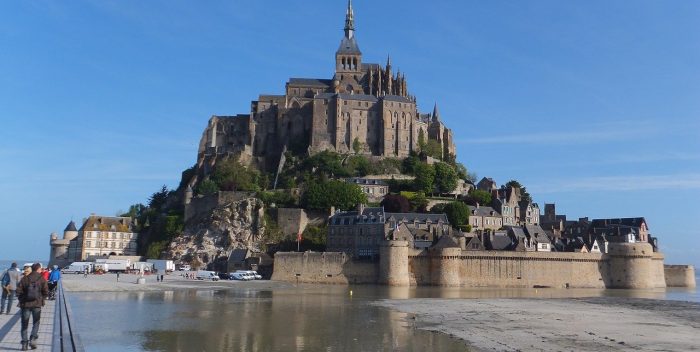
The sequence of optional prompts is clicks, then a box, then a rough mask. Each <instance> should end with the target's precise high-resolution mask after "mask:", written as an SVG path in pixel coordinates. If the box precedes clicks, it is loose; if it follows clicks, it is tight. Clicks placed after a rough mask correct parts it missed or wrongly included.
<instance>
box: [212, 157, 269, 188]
mask: <svg viewBox="0 0 700 352" xmlns="http://www.w3.org/2000/svg"><path fill="white" fill-rule="evenodd" d="M259 177H260V173H259V172H258V171H257V170H255V169H253V168H247V167H245V166H243V165H242V164H241V163H240V162H238V160H236V159H235V158H228V159H225V160H223V161H220V162H219V163H218V164H217V165H216V168H215V169H214V172H213V173H212V176H211V179H212V180H213V181H214V182H216V185H217V186H219V189H220V190H222V191H257V190H259V189H260V187H259V185H258V184H257V181H258V178H259Z"/></svg>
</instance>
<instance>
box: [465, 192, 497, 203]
mask: <svg viewBox="0 0 700 352" xmlns="http://www.w3.org/2000/svg"><path fill="white" fill-rule="evenodd" d="M469 198H470V199H471V203H474V205H476V203H479V204H481V205H489V204H491V201H492V199H491V193H489V192H487V191H482V190H480V189H474V190H472V191H471V192H469Z"/></svg>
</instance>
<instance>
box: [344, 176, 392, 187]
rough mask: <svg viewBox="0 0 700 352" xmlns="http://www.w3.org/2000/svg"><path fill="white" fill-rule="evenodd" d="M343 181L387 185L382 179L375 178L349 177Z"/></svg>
mask: <svg viewBox="0 0 700 352" xmlns="http://www.w3.org/2000/svg"><path fill="white" fill-rule="evenodd" d="M345 181H347V182H349V183H354V184H358V185H377V186H386V185H387V183H386V182H385V181H384V180H380V179H375V178H363V177H351V178H348V179H345Z"/></svg>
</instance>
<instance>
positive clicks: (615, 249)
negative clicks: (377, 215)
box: [272, 241, 694, 288]
mask: <svg viewBox="0 0 700 352" xmlns="http://www.w3.org/2000/svg"><path fill="white" fill-rule="evenodd" d="M610 248H611V249H612V250H611V253H610V254H600V253H574V252H512V251H463V250H461V249H459V248H442V249H431V250H429V251H418V250H414V249H410V248H409V246H408V243H407V242H405V241H386V242H385V243H383V244H382V245H381V246H380V251H379V253H380V258H379V260H378V261H374V262H367V261H353V260H352V259H351V258H350V257H349V256H346V255H345V254H344V253H336V252H326V253H318V252H305V253H277V254H276V255H275V269H274V274H273V276H272V279H273V280H283V281H297V280H298V282H305V283H329V284H345V283H379V284H386V285H389V286H409V285H418V286H422V285H434V286H463V287H561V288H565V287H571V288H575V287H577V288H655V287H665V286H666V280H667V279H666V278H665V273H664V266H663V255H661V254H659V253H654V252H653V251H652V250H651V246H650V245H648V244H645V243H634V244H628V243H625V244H617V243H615V244H610ZM676 271H680V270H676ZM666 272H669V269H667V270H666ZM684 275H687V269H686V270H685V271H684ZM676 276H677V275H675V274H674V277H676ZM687 281H688V280H686V281H684V282H687ZM693 281H694V280H693Z"/></svg>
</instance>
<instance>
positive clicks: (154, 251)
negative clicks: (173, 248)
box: [146, 241, 168, 259]
mask: <svg viewBox="0 0 700 352" xmlns="http://www.w3.org/2000/svg"><path fill="white" fill-rule="evenodd" d="M167 245H168V242H167V241H158V242H152V243H151V244H149V245H148V249H147V250H146V257H147V258H148V259H160V254H161V253H162V252H163V251H165V249H166V247H167Z"/></svg>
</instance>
